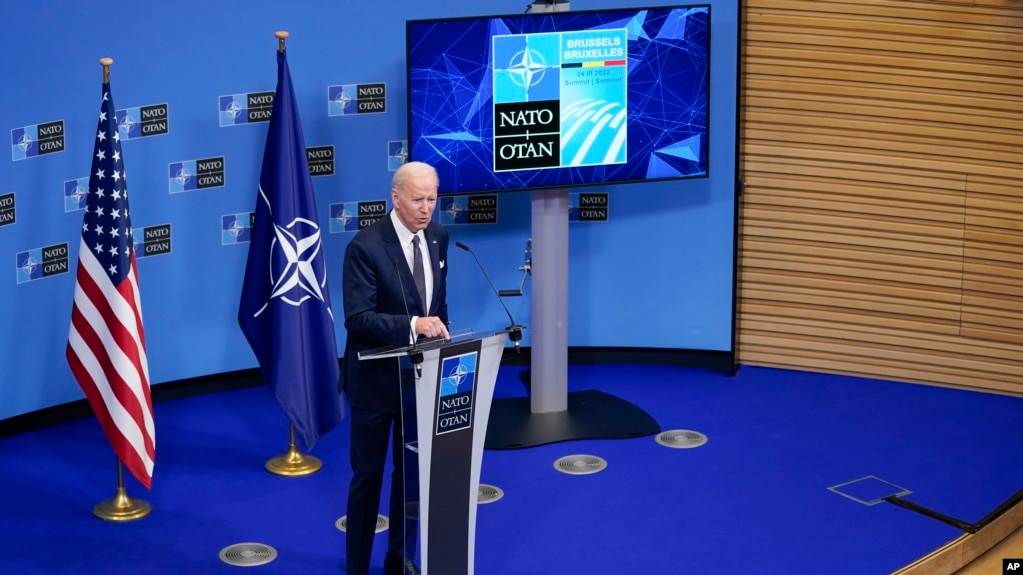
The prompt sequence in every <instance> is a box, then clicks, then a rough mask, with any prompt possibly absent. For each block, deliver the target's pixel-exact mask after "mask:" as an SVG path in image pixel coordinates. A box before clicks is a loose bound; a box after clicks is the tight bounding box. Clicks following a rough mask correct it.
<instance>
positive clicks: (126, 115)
mask: <svg viewBox="0 0 1023 575" xmlns="http://www.w3.org/2000/svg"><path fill="white" fill-rule="evenodd" d="M116 114H117V132H118V133H119V134H120V135H121V140H122V141H124V140H135V139H138V138H146V137H149V136H160V135H163V134H167V133H169V132H170V115H169V113H168V110H167V104H154V105H152V106H140V107H138V108H125V109H123V110H117V112H116Z"/></svg>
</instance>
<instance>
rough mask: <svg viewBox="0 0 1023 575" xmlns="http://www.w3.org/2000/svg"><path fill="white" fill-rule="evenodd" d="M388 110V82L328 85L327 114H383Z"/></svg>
mask: <svg viewBox="0 0 1023 575" xmlns="http://www.w3.org/2000/svg"><path fill="white" fill-rule="evenodd" d="M386 111H387V84H385V83H383V82H379V83H376V84H341V85H337V86H327V115H328V116H352V115H355V114H383V113H384V112H386Z"/></svg>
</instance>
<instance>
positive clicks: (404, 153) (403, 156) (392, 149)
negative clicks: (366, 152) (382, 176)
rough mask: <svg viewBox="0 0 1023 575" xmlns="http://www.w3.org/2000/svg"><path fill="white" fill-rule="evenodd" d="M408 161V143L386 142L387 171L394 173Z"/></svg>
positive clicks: (399, 141)
mask: <svg viewBox="0 0 1023 575" xmlns="http://www.w3.org/2000/svg"><path fill="white" fill-rule="evenodd" d="M407 161H408V141H406V140H390V141H388V142H387V171H388V172H395V171H397V170H398V168H400V167H401V166H402V164H404V163H405V162H407Z"/></svg>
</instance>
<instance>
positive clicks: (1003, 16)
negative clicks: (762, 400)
mask: <svg viewBox="0 0 1023 575" xmlns="http://www.w3.org/2000/svg"><path fill="white" fill-rule="evenodd" d="M743 12H744V13H743V46H742V54H743V63H742V74H741V76H742V84H741V94H740V98H741V110H740V114H741V117H740V126H741V145H740V154H741V158H740V165H741V168H742V172H743V177H744V179H745V184H746V185H745V189H744V195H743V197H742V201H741V212H740V215H741V226H740V256H739V258H740V259H739V323H738V327H739V345H738V359H739V362H740V363H743V364H755V365H765V366H775V367H784V368H792V369H807V370H814V371H826V372H834V373H844V374H852V375H862V376H867V377H881V378H887V379H895V380H901V381H908V382H917V383H925V384H935V385H947V386H955V387H964V388H970V389H980V390H989V391H995V392H1000V393H1011V394H1021V395H1023V164H1021V162H1023V3H1020V2H1017V1H1014V0H983V1H970V2H951V1H950V2H940V1H938V2H933V1H931V2H919V1H910V0H867V1H855V2H854V1H846V2H840V1H827V0H754V1H749V0H747V1H746V2H745V3H744V10H743Z"/></svg>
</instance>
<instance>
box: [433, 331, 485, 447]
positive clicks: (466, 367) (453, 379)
mask: <svg viewBox="0 0 1023 575" xmlns="http://www.w3.org/2000/svg"><path fill="white" fill-rule="evenodd" d="M478 358H479V354H478V352H475V351H474V352H471V353H466V354H462V355H456V356H454V357H447V358H444V361H442V362H441V368H440V386H438V388H437V429H436V434H437V435H443V434H445V433H451V432H452V431H458V430H460V429H467V428H469V427H471V426H472V398H473V393H472V392H473V387H475V384H476V362H477V360H478Z"/></svg>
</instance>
